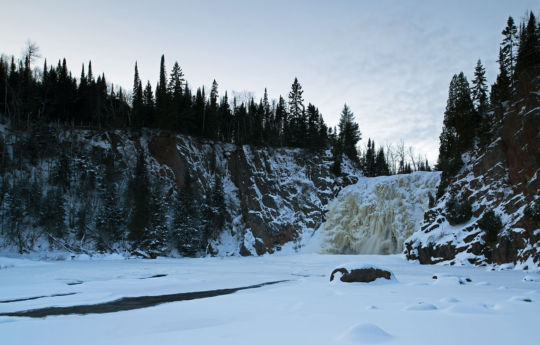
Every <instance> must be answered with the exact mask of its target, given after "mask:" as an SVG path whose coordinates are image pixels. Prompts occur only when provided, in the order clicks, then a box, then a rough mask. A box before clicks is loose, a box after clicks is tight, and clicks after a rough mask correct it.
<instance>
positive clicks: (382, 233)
mask: <svg viewBox="0 0 540 345" xmlns="http://www.w3.org/2000/svg"><path fill="white" fill-rule="evenodd" d="M439 180H440V173H438V172H415V173H412V174H407V175H394V176H379V177H374V178H361V179H360V180H359V181H358V182H357V183H356V184H354V185H351V186H348V187H346V188H344V189H343V190H342V191H341V192H340V193H339V195H338V196H337V198H336V199H334V200H333V201H332V202H330V204H329V205H328V213H327V215H326V221H325V222H324V223H323V224H322V225H321V227H320V228H319V230H318V232H319V233H318V234H317V235H316V238H315V239H314V242H319V243H321V244H320V249H319V251H321V252H323V253H334V254H393V253H400V252H402V251H403V242H404V241H405V239H406V238H407V237H409V236H410V235H411V234H412V233H413V232H414V231H415V230H417V229H419V228H420V224H421V223H422V220H423V216H424V212H425V211H426V210H427V209H428V204H429V194H431V195H435V192H436V188H437V185H438V184H439ZM317 237H318V238H317Z"/></svg>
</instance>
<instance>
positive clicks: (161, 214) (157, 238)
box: [142, 183, 168, 258]
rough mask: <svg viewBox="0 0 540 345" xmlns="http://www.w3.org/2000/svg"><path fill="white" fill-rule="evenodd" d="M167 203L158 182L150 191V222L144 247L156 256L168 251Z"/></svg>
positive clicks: (152, 255)
mask: <svg viewBox="0 0 540 345" xmlns="http://www.w3.org/2000/svg"><path fill="white" fill-rule="evenodd" d="M166 209H167V203H166V202H165V197H164V196H163V193H162V191H161V186H160V185H159V183H156V184H154V185H153V187H152V188H151V193H150V204H149V211H150V217H149V218H150V223H149V225H148V229H147V230H146V234H145V238H144V240H143V244H142V247H143V249H144V250H145V251H146V252H147V253H148V254H149V255H150V257H152V258H155V257H157V256H159V255H165V254H166V253H167V251H168V229H167V224H166V217H165V211H166Z"/></svg>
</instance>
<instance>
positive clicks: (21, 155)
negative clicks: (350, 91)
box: [0, 126, 361, 256]
mask: <svg viewBox="0 0 540 345" xmlns="http://www.w3.org/2000/svg"><path fill="white" fill-rule="evenodd" d="M0 129H1V131H0V139H1V141H0V144H2V145H3V147H4V149H3V150H0V152H2V153H3V154H4V155H3V156H2V162H3V163H4V166H3V169H2V170H1V173H0V182H1V183H0V187H2V188H0V196H1V198H0V201H2V203H1V205H0V206H1V207H0V218H1V219H2V222H1V226H0V250H3V251H6V250H7V251H10V250H13V251H17V252H20V253H23V252H31V251H34V250H37V251H49V250H61V251H65V250H68V251H75V252H84V253H94V252H96V251H104V252H111V251H112V252H121V253H129V252H130V251H131V250H132V249H133V248H131V246H130V243H129V239H128V235H129V231H128V229H127V227H128V219H129V218H130V208H129V206H126V205H129V204H130V199H132V198H133V196H132V192H131V191H130V189H133V186H132V185H131V183H132V182H131V181H132V178H133V174H134V171H135V169H136V167H135V166H136V162H137V156H138V153H140V152H144V156H145V157H146V170H147V172H148V178H149V180H150V184H151V186H152V189H153V190H158V191H159V193H157V194H158V195H159V196H160V198H162V199H163V204H162V206H161V207H160V208H161V209H162V211H163V212H164V213H165V216H164V220H163V223H164V224H162V225H165V226H166V227H167V228H168V234H162V237H165V238H164V239H163V241H167V242H168V249H167V250H165V251H164V252H163V253H164V254H174V253H175V250H176V249H175V243H176V242H177V241H178V238H176V237H178V235H177V234H175V233H174V231H173V229H172V223H171V222H172V221H171V219H172V217H173V213H174V207H175V206H174V205H175V200H176V197H177V195H178V193H179V192H178V191H179V188H178V187H181V186H183V184H184V177H185V176H186V173H188V174H189V175H190V176H191V179H192V180H194V181H193V189H194V193H195V198H196V199H197V202H198V203H200V206H201V209H205V208H206V209H207V208H208V207H212V205H210V203H211V201H210V200H209V197H210V196H211V195H212V193H213V192H214V188H215V186H216V180H217V179H218V178H219V180H220V181H221V185H222V188H223V190H222V194H223V198H224V204H225V206H224V208H223V209H221V210H220V211H219V212H220V213H221V215H222V216H223V218H224V225H223V227H222V228H220V229H210V231H211V232H212V235H213V236H212V237H211V238H210V237H208V238H205V239H204V242H205V243H202V244H201V254H202V255H205V254H210V253H211V254H215V255H223V256H227V255H262V254H265V253H273V252H276V251H283V250H286V251H290V252H294V251H295V250H296V249H298V248H299V247H301V246H302V245H303V242H302V240H303V238H304V237H305V236H304V234H310V233H312V232H313V230H314V229H316V228H318V227H319V226H320V224H321V223H322V221H323V218H324V212H325V211H326V205H327V203H328V201H329V200H331V199H332V198H333V197H334V196H335V195H336V194H337V193H338V191H339V190H340V189H341V188H342V187H343V186H345V185H348V184H351V183H354V182H356V181H357V180H358V177H359V176H361V172H360V171H359V170H357V169H355V168H353V165H352V164H351V162H350V161H348V160H345V161H344V163H343V169H342V170H343V172H344V175H343V176H341V177H339V178H337V179H336V178H335V176H333V175H331V173H330V166H331V164H332V157H331V153H330V151H325V152H319V153H315V152H311V151H307V150H301V149H289V148H270V147H261V148H255V147H250V146H236V145H232V144H226V143H221V142H213V141H209V140H204V139H198V138H193V137H188V136H183V135H171V134H168V133H163V132H158V131H146V130H144V131H142V132H139V133H134V132H128V131H98V130H77V129H62V128H56V127H50V128H49V127H43V128H41V129H39V130H38V132H36V133H34V132H29V133H20V132H15V131H13V130H11V129H10V128H9V127H7V126H2V127H1V128H0ZM34 141H35V143H34ZM60 178H62V183H60V182H59V179H60ZM29 182H31V183H29ZM50 190H54V191H57V194H58V198H57V199H54V200H56V201H58V202H57V204H58V205H59V206H58V207H56V210H54V213H55V217H56V218H54V219H55V222H56V224H57V225H58V226H56V225H55V224H49V223H51V222H49V223H46V222H45V221H47V220H49V219H50V218H51V217H49V216H48V213H51V212H53V211H52V210H51V211H50V212H49V211H48V209H47V208H46V207H47V204H49V205H52V204H51V203H50V202H49V200H52V199H51V198H50V195H52V194H51V193H50V192H49V191H50ZM57 194H55V195H57ZM109 196H110V197H109ZM27 200H32V204H34V203H35V204H36V206H35V207H30V206H32V205H30V206H29V207H26V208H17V207H18V206H17V205H19V201H20V203H28V201H27ZM107 202H109V204H107ZM111 205H112V206H111ZM111 207H112V208H111ZM110 209H112V210H113V211H110ZM163 209H165V210H163ZM19 210H22V211H20V212H19ZM16 212H19V213H16ZM56 213H58V214H56ZM104 217H111V218H112V221H114V223H112V221H110V222H108V223H107V225H108V224H112V225H111V226H108V227H104V226H103V224H102V223H104V221H103V218H104ZM203 217H204V216H203ZM205 220H206V219H204V218H203V219H202V221H203V222H204V221H205ZM50 229H52V230H50ZM150 230H151V229H150ZM149 236H150V235H149Z"/></svg>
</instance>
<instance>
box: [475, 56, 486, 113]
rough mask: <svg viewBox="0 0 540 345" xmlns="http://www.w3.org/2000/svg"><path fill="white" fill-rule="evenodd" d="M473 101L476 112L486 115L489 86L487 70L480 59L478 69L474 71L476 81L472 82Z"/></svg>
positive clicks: (477, 64)
mask: <svg viewBox="0 0 540 345" xmlns="http://www.w3.org/2000/svg"><path fill="white" fill-rule="evenodd" d="M472 84H473V87H472V99H473V102H474V105H475V108H476V111H477V112H478V113H480V114H484V113H485V112H486V109H487V85H486V70H485V69H484V66H482V61H480V59H478V61H477V63H476V68H475V69H474V80H473V82H472Z"/></svg>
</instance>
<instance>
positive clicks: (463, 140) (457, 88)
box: [404, 72, 478, 197]
mask: <svg viewBox="0 0 540 345" xmlns="http://www.w3.org/2000/svg"><path fill="white" fill-rule="evenodd" d="M477 127H478V122H477V118H476V116H475V111H474V106H473V103H472V99H471V95H470V89H469V84H468V82H467V79H466V78H465V76H464V74H463V72H462V73H460V74H459V75H454V76H453V78H452V81H451V82H450V87H449V91H448V101H447V104H446V110H445V112H444V120H443V130H442V133H441V135H440V137H439V138H440V146H439V160H438V163H437V167H438V169H439V170H441V171H442V176H441V183H440V185H439V191H438V197H439V196H441V195H442V193H443V191H444V189H445V188H446V185H447V183H448V178H449V177H450V176H453V175H455V174H456V173H457V172H458V171H459V169H460V168H461V166H462V165H463V161H462V159H461V155H462V154H463V153H464V152H465V151H467V150H469V149H471V148H472V147H473V143H474V138H475V130H476V128H477ZM405 168H406V167H405V166H404V169H405Z"/></svg>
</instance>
